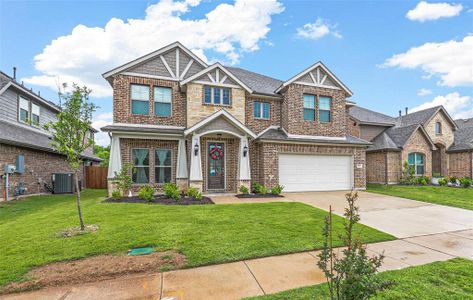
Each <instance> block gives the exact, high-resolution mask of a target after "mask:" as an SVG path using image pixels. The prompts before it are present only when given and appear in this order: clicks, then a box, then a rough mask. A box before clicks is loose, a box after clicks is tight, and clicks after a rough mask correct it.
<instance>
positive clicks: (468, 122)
mask: <svg viewBox="0 0 473 300" xmlns="http://www.w3.org/2000/svg"><path fill="white" fill-rule="evenodd" d="M455 123H456V124H457V126H458V128H465V127H473V118H469V119H458V120H455Z"/></svg>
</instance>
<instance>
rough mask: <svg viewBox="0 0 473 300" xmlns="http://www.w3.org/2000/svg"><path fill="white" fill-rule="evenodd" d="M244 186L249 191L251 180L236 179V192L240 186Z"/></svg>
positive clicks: (238, 191)
mask: <svg viewBox="0 0 473 300" xmlns="http://www.w3.org/2000/svg"><path fill="white" fill-rule="evenodd" d="M241 186H245V187H247V188H248V190H249V191H250V192H251V180H238V181H237V194H238V193H240V187H241Z"/></svg>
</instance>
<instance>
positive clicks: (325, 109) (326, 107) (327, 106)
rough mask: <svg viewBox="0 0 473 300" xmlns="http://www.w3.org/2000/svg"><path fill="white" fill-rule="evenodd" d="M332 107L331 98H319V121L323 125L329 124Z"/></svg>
mask: <svg viewBox="0 0 473 300" xmlns="http://www.w3.org/2000/svg"><path fill="white" fill-rule="evenodd" d="M331 106H332V99H330V98H329V97H322V96H320V97H319V121H320V122H321V123H328V122H330V120H331V113H330V110H331Z"/></svg>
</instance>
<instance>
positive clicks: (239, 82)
mask: <svg viewBox="0 0 473 300" xmlns="http://www.w3.org/2000/svg"><path fill="white" fill-rule="evenodd" d="M216 68H219V69H220V70H222V71H223V72H225V74H226V75H227V77H230V78H231V79H233V81H235V82H236V83H238V84H239V85H240V86H241V87H242V88H244V89H245V90H246V91H247V92H248V93H250V94H251V93H253V91H252V90H251V89H250V88H249V87H248V86H246V85H245V84H244V83H243V82H241V81H240V79H238V78H237V77H236V76H235V75H233V74H232V73H231V72H230V71H228V70H227V69H226V68H225V67H224V66H222V65H221V64H220V63H218V62H217V63H214V64H213V65H211V66H209V67H208V68H205V69H203V70H202V71H200V72H199V73H197V74H194V75H192V76H191V77H189V78H187V79H186V80H183V81H182V82H181V86H183V85H186V84H188V83H189V82H191V81H194V80H196V79H197V78H199V77H200V76H202V75H205V74H207V75H208V77H209V78H210V79H211V80H212V83H214V82H216V81H215V80H214V78H213V77H212V76H211V75H210V73H209V72H210V71H212V70H214V69H216ZM225 79H226V78H225ZM212 83H210V85H211V84H212Z"/></svg>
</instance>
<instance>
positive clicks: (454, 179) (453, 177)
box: [450, 176, 458, 184]
mask: <svg viewBox="0 0 473 300" xmlns="http://www.w3.org/2000/svg"><path fill="white" fill-rule="evenodd" d="M457 180H458V178H456V177H455V176H452V177H450V183H453V184H457Z"/></svg>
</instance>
